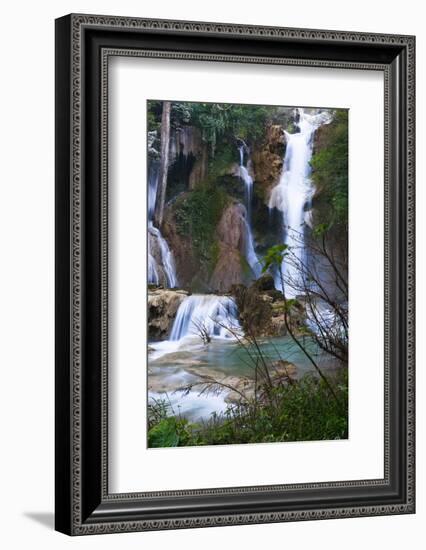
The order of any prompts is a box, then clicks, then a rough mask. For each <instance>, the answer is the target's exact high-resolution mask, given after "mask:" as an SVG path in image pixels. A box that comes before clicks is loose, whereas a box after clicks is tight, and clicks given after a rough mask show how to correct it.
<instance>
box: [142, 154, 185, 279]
mask: <svg viewBox="0 0 426 550" xmlns="http://www.w3.org/2000/svg"><path fill="white" fill-rule="evenodd" d="M158 177H159V165H158V163H155V162H152V163H151V165H150V169H149V174H148V283H149V284H154V285H158V284H160V283H162V284H164V286H167V287H168V288H174V287H176V286H177V285H178V281H177V277H176V268H175V262H174V258H173V253H172V251H171V250H170V248H169V245H168V244H167V241H166V239H165V238H164V237H163V235H162V234H161V231H160V230H159V229H158V227H155V226H154V213H155V203H156V199H157V188H158ZM154 247H155V248H156V249H157V254H154ZM161 274H163V277H161ZM164 279H165V280H164Z"/></svg>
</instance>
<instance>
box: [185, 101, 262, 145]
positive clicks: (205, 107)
mask: <svg viewBox="0 0 426 550" xmlns="http://www.w3.org/2000/svg"><path fill="white" fill-rule="evenodd" d="M176 105H177V104H176ZM178 105H179V109H180V110H181V111H184V112H185V114H186V119H185V123H186V124H192V125H193V126H197V127H198V128H200V129H201V131H202V137H203V140H204V141H205V142H206V143H208V144H209V145H210V148H211V151H212V153H213V154H214V153H215V150H216V147H217V146H218V144H219V143H220V141H221V140H222V139H223V138H224V137H227V136H228V137H229V136H232V138H234V137H238V138H241V139H244V140H245V139H247V138H250V139H251V140H252V141H254V140H256V139H258V138H259V137H261V136H262V134H263V130H264V126H265V122H266V119H267V117H270V115H271V109H270V108H268V107H265V106H261V105H234V104H225V103H179V104H178Z"/></svg>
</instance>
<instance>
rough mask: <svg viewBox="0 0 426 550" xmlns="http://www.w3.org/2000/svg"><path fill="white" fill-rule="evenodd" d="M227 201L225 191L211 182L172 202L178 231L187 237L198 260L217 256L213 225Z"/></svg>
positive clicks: (203, 260) (210, 261)
mask: <svg viewBox="0 0 426 550" xmlns="http://www.w3.org/2000/svg"><path fill="white" fill-rule="evenodd" d="M227 202H228V197H227V195H226V193H225V192H224V191H223V190H222V189H220V188H219V187H217V186H215V185H214V184H213V183H205V184H204V185H200V186H198V187H197V188H196V189H194V190H193V191H191V192H190V193H187V194H186V195H185V196H183V197H182V198H181V199H180V200H178V201H177V202H176V205H175V219H176V226H177V230H178V232H179V233H180V234H181V235H183V236H186V237H190V238H191V240H192V244H193V247H194V251H195V253H196V255H197V257H198V259H199V260H200V261H201V262H202V263H205V264H206V263H207V264H210V263H212V262H213V261H214V258H216V259H217V255H218V244H217V242H216V239H215V231H216V226H217V224H218V222H219V220H220V217H221V215H222V212H223V210H224V208H225V206H226V204H227Z"/></svg>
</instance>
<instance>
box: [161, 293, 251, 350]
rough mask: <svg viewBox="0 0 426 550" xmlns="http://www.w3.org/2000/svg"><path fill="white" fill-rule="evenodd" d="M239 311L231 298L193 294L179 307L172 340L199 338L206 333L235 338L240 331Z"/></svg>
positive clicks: (171, 335)
mask: <svg viewBox="0 0 426 550" xmlns="http://www.w3.org/2000/svg"><path fill="white" fill-rule="evenodd" d="M240 329H241V327H240V323H239V321H238V309H237V306H236V305H235V302H234V301H233V300H232V299H231V298H229V296H217V295H215V294H193V295H192V296H188V298H186V299H185V300H184V301H183V302H182V303H181V304H180V306H179V309H178V311H177V313H176V318H175V320H174V323H173V328H172V332H171V334H170V340H180V339H182V338H184V337H185V336H197V335H198V334H200V331H204V332H205V333H206V334H207V335H208V336H209V337H216V338H234V336H233V334H232V333H233V332H234V333H235V332H236V331H240Z"/></svg>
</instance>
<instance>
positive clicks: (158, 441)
mask: <svg viewBox="0 0 426 550" xmlns="http://www.w3.org/2000/svg"><path fill="white" fill-rule="evenodd" d="M178 444H179V435H178V433H177V425H176V420H175V418H164V419H163V420H161V421H160V422H159V423H158V424H157V425H156V426H154V427H153V428H151V429H150V430H149V432H148V447H177V446H178Z"/></svg>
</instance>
